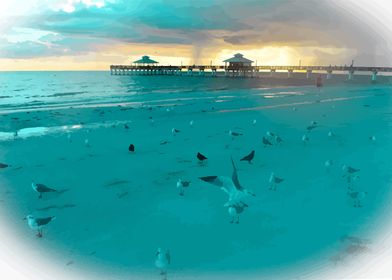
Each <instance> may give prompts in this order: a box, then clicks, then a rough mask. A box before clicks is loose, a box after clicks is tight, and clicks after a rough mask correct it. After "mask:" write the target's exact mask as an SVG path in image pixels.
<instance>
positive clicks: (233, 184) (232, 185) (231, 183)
mask: <svg viewBox="0 0 392 280" xmlns="http://www.w3.org/2000/svg"><path fill="white" fill-rule="evenodd" d="M231 163H232V165H233V173H232V175H231V178H230V177H227V176H205V177H199V179H201V180H202V181H204V182H207V183H210V184H212V185H215V186H218V187H220V189H221V190H222V191H224V192H225V193H226V194H227V195H228V196H229V200H228V201H227V202H226V203H225V205H224V206H225V207H229V206H231V205H234V204H237V203H243V202H242V201H241V200H242V199H244V198H245V197H247V196H249V195H251V196H256V195H255V194H254V193H253V192H251V191H249V190H248V189H246V188H244V187H243V186H241V184H240V181H239V179H238V173H237V168H236V167H235V164H234V161H233V158H232V159H231Z"/></svg>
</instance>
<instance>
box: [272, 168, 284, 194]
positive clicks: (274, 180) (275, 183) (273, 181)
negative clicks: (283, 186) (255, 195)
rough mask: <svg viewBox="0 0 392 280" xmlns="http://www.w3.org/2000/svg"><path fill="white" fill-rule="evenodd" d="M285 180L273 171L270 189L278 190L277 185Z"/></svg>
mask: <svg viewBox="0 0 392 280" xmlns="http://www.w3.org/2000/svg"><path fill="white" fill-rule="evenodd" d="M283 181H284V179H283V178H279V177H276V176H275V173H274V172H272V173H271V176H270V178H269V183H270V187H269V190H271V191H276V187H277V186H278V185H279V184H280V183H282V182H283Z"/></svg>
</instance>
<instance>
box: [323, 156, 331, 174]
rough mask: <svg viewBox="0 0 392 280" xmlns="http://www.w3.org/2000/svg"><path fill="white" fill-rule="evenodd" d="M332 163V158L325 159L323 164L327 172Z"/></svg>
mask: <svg viewBox="0 0 392 280" xmlns="http://www.w3.org/2000/svg"><path fill="white" fill-rule="evenodd" d="M332 165H333V160H332V159H328V160H326V161H325V163H324V166H325V170H327V172H329V170H330V168H331V166H332Z"/></svg>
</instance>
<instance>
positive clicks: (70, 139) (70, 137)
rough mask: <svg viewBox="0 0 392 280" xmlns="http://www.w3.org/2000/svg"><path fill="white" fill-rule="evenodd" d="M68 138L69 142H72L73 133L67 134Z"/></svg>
mask: <svg viewBox="0 0 392 280" xmlns="http://www.w3.org/2000/svg"><path fill="white" fill-rule="evenodd" d="M67 139H68V142H69V143H72V136H71V134H69V133H68V134H67Z"/></svg>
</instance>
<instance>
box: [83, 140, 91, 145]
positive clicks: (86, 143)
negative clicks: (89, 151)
mask: <svg viewBox="0 0 392 280" xmlns="http://www.w3.org/2000/svg"><path fill="white" fill-rule="evenodd" d="M84 145H85V146H86V147H90V143H89V141H88V139H84Z"/></svg>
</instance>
